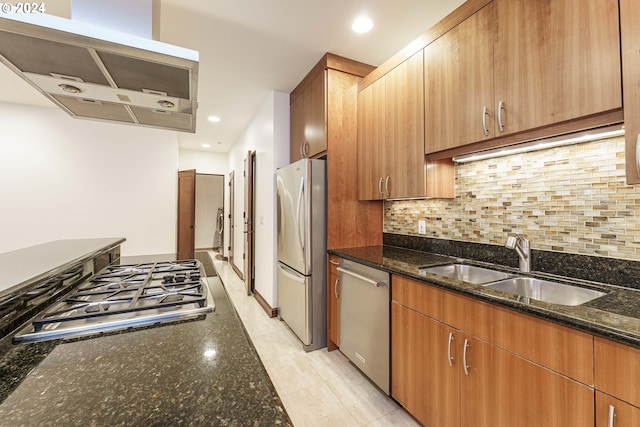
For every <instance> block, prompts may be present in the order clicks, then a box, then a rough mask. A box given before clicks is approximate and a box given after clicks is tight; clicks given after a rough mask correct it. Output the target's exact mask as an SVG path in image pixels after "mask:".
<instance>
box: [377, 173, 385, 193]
mask: <svg viewBox="0 0 640 427" xmlns="http://www.w3.org/2000/svg"><path fill="white" fill-rule="evenodd" d="M383 180H384V178H382V177H380V181H378V192H379V193H380V197H384V193H383V192H382V181H383Z"/></svg>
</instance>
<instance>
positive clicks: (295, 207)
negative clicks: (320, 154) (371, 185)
mask: <svg viewBox="0 0 640 427" xmlns="http://www.w3.org/2000/svg"><path fill="white" fill-rule="evenodd" d="M325 171H326V162H325V161H324V160H312V159H302V160H299V161H297V162H295V163H292V164H290V165H288V166H284V167H282V168H280V169H278V171H277V194H278V202H277V206H278V207H277V209H278V212H277V216H278V219H277V221H278V226H277V233H278V284H277V286H278V311H279V316H280V318H281V319H282V320H284V321H285V322H286V323H287V325H288V326H289V328H291V330H292V331H293V332H294V333H295V334H296V335H297V336H298V338H300V341H302V344H303V348H304V349H305V351H312V350H316V349H319V348H322V347H326V345H327V296H326V289H327V284H326V270H327V261H326V259H327V258H326V257H327V212H326V211H327V208H326V206H327V203H326V199H327V191H326V172H325Z"/></svg>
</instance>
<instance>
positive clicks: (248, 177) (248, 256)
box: [244, 151, 255, 295]
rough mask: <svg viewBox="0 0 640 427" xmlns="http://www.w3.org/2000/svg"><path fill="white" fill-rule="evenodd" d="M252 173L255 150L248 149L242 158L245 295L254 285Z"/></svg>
mask: <svg viewBox="0 0 640 427" xmlns="http://www.w3.org/2000/svg"><path fill="white" fill-rule="evenodd" d="M254 173H255V152H254V151H249V152H248V153H247V157H246V158H245V159H244V185H245V187H244V283H245V286H246V287H247V295H251V294H252V293H253V290H254V289H255V286H254V277H253V271H254V256H253V255H254V243H255V242H254V236H255V233H254V229H253V224H254V221H253V213H254V193H253V189H254V179H255V178H254Z"/></svg>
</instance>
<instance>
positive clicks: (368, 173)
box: [357, 78, 385, 200]
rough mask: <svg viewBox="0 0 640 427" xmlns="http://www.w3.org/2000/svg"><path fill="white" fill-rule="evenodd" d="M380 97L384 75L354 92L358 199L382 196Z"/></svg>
mask: <svg viewBox="0 0 640 427" xmlns="http://www.w3.org/2000/svg"><path fill="white" fill-rule="evenodd" d="M384 97H385V79H384V78H381V79H379V80H377V81H375V82H374V83H372V84H371V85H369V86H367V87H366V88H365V89H363V90H362V91H360V93H358V164H357V168H358V200H381V199H382V198H383V193H382V188H383V186H384V179H385V177H384V176H383V172H382V160H383V154H382V144H383V141H384V133H385V131H384V129H385V122H384V120H385V114H384V108H385V105H384Z"/></svg>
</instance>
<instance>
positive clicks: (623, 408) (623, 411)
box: [596, 391, 640, 427]
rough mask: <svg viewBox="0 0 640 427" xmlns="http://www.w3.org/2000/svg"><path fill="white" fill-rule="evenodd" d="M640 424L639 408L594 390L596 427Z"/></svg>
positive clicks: (628, 426)
mask: <svg viewBox="0 0 640 427" xmlns="http://www.w3.org/2000/svg"><path fill="white" fill-rule="evenodd" d="M639 425H640V408H638V407H637V406H633V405H629V404H628V403H626V402H623V401H622V400H619V399H616V398H615V397H611V396H609V395H608V394H604V393H601V392H599V391H596V427H635V426H639Z"/></svg>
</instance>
